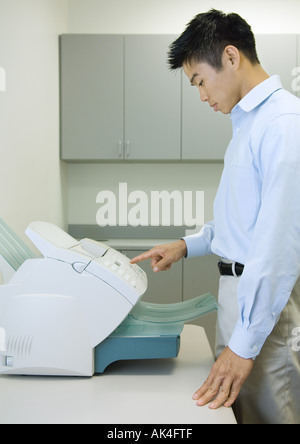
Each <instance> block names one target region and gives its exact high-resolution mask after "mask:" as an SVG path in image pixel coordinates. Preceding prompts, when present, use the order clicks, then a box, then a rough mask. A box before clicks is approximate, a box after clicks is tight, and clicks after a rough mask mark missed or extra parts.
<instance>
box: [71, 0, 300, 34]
mask: <svg viewBox="0 0 300 444" xmlns="http://www.w3.org/2000/svg"><path fill="white" fill-rule="evenodd" d="M69 5H70V7H69V31H70V32H90V33H94V32H95V33H97V32H100V33H120V34H122V33H143V34H147V33H154V34H155V33H156V34H159V33H164V34H168V33H170V34H172V33H178V34H179V33H181V32H182V31H183V28H184V27H185V25H186V23H187V22H189V21H190V20H191V18H192V17H193V16H194V15H196V14H197V13H199V12H205V11H207V10H208V9H210V8H215V9H221V10H223V11H224V12H237V13H238V14H240V15H241V16H242V17H244V18H245V19H246V20H247V21H248V22H249V23H250V25H251V26H252V28H253V31H254V32H256V33H293V32H299V30H300V22H299V16H300V2H299V0H285V1H283V0H251V1H246V0H243V1H241V0H151V1H150V0H109V1H108V0H69Z"/></svg>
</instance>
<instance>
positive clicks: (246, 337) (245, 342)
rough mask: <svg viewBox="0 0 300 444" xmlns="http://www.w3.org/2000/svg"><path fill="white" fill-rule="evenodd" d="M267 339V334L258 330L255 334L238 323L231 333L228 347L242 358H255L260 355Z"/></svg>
mask: <svg viewBox="0 0 300 444" xmlns="http://www.w3.org/2000/svg"><path fill="white" fill-rule="evenodd" d="M265 341H266V335H265V334H257V332H255V334H254V333H253V332H251V331H249V330H245V329H244V328H242V327H241V326H240V325H239V324H237V325H236V327H235V329H234V331H233V333H232V335H231V338H230V341H229V343H228V347H229V348H230V350H232V351H233V352H234V353H235V354H236V355H238V356H240V357H241V358H244V359H251V358H252V359H254V358H256V357H257V356H258V355H259V353H260V351H261V349H262V347H263V345H264V343H265Z"/></svg>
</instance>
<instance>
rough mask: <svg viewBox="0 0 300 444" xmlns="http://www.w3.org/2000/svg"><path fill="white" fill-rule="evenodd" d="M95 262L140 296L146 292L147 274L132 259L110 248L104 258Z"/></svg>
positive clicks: (99, 258)
mask: <svg viewBox="0 0 300 444" xmlns="http://www.w3.org/2000/svg"><path fill="white" fill-rule="evenodd" d="M93 262H96V263H97V264H99V265H101V266H102V267H104V268H105V269H106V270H107V271H109V272H110V273H112V274H113V275H114V276H115V278H117V279H119V280H121V281H122V282H123V283H124V284H127V285H129V286H130V287H131V288H132V289H133V290H134V291H135V292H136V293H138V294H139V295H142V294H143V293H144V292H145V291H146V289H147V275H146V273H145V272H144V271H143V270H142V269H141V268H140V267H139V266H138V265H136V264H131V263H130V259H129V258H128V257H126V256H125V255H124V254H122V253H120V252H119V251H116V250H114V249H113V248H109V249H108V250H107V251H106V253H105V254H104V255H103V256H102V257H98V258H96V259H95V260H94V261H93Z"/></svg>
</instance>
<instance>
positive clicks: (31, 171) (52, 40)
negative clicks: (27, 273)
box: [0, 0, 67, 239]
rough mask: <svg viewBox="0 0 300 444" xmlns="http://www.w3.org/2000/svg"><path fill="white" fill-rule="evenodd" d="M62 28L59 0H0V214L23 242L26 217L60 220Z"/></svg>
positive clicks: (63, 0)
mask: <svg viewBox="0 0 300 444" xmlns="http://www.w3.org/2000/svg"><path fill="white" fill-rule="evenodd" d="M66 29H67V1H66V0H0V66H1V67H2V68H4V69H5V72H6V92H0V217H2V218H3V219H4V220H5V221H6V222H7V223H8V224H9V225H10V226H11V227H12V228H13V229H14V230H15V231H16V232H17V233H18V234H19V235H21V236H22V237H23V238H24V239H26V238H25V235H23V233H24V230H25V228H26V226H27V225H28V223H29V222H30V221H32V220H35V219H42V220H49V221H53V222H55V223H58V224H60V225H61V226H63V225H64V224H65V220H66V215H65V210H64V208H66V202H65V200H66V199H64V198H63V187H64V188H65V189H66V187H65V186H64V182H65V177H66V168H65V165H61V163H60V161H59V82H58V79H59V77H58V34H59V33H61V32H65V31H66ZM63 170H65V171H63Z"/></svg>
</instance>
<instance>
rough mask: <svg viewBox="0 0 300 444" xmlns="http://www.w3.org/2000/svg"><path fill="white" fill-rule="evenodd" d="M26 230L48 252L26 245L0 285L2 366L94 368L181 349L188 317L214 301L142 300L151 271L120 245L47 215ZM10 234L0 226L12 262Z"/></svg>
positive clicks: (25, 370)
mask: <svg viewBox="0 0 300 444" xmlns="http://www.w3.org/2000/svg"><path fill="white" fill-rule="evenodd" d="M0 222H1V220H0ZM0 228H1V224H0ZM10 234H11V233H10ZM26 234H27V236H28V237H29V238H30V239H31V241H32V242H33V243H34V244H35V246H36V247H37V248H38V249H39V251H40V252H41V253H42V255H43V256H42V257H33V256H34V254H30V253H29V252H28V251H27V250H26V254H27V257H25V258H24V262H23V263H22V264H21V265H20V266H19V267H18V266H16V264H14V273H11V274H12V277H11V278H10V279H9V282H7V283H4V284H3V285H0V374H15V375H16V374H17V375H19V374H25V375H72V376H92V375H93V374H94V373H103V371H104V370H105V368H106V367H107V366H108V365H109V364H110V363H111V362H113V361H116V360H122V359H146V358H168V357H176V356H177V355H178V351H179V344H180V334H181V331H182V329H183V326H184V322H185V321H187V320H190V319H193V318H196V317H199V316H201V315H203V314H205V313H208V312H210V311H212V310H215V309H216V301H215V299H214V297H213V296H212V295H210V294H206V295H203V296H200V297H198V298H195V299H192V300H190V301H186V302H182V303H177V304H150V303H147V302H143V301H141V297H142V295H143V294H144V293H145V291H146V289H147V276H146V274H145V272H144V271H143V270H142V269H141V268H140V267H138V266H137V265H132V264H130V261H129V259H128V258H127V257H126V256H124V255H123V254H121V253H120V252H118V251H116V250H114V249H113V248H110V247H109V246H107V245H105V244H102V243H100V242H96V241H93V240H91V239H83V240H81V241H77V240H76V239H74V238H73V237H71V236H70V235H68V234H67V233H66V232H64V231H63V230H61V229H60V228H59V227H57V226H56V225H53V224H50V223H47V222H34V223H32V224H30V225H29V227H28V228H27V230H26ZM13 240H14V239H13ZM2 242H3V238H2ZM5 242H6V248H5V249H3V248H2V249H1V230H0V258H1V260H2V264H3V263H4V262H7V263H8V266H10V267H11V268H12V265H11V263H10V262H12V258H13V257H14V255H15V254H16V251H17V250H18V247H19V248H20V245H16V243H15V241H14V243H13V242H12V238H11V239H10V242H11V244H10V245H9V241H8V240H7V239H6V240H5ZM12 243H13V247H14V248H13V252H12V250H11V249H10V247H11V246H12ZM2 246H3V245H2ZM8 251H9V252H10V254H8V253H7V252H8ZM3 261H4V262H3ZM8 266H6V267H3V268H5V269H7V268H8ZM0 267H1V262H0Z"/></svg>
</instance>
